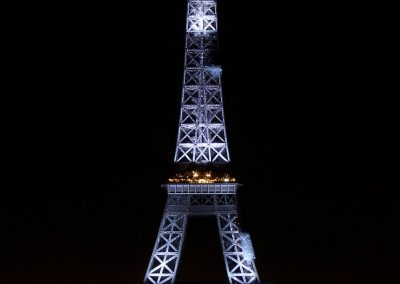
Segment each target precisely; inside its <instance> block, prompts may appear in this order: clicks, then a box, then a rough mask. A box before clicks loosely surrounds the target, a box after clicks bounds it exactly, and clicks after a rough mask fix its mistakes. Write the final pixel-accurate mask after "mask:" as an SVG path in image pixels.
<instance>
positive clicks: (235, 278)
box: [217, 214, 259, 284]
mask: <svg viewBox="0 0 400 284" xmlns="http://www.w3.org/2000/svg"><path fill="white" fill-rule="evenodd" d="M237 219H238V216H237V214H217V221H218V228H219V234H220V238H221V244H222V250H223V254H224V260H225V266H226V271H227V274H228V279H229V283H230V284H248V283H259V277H258V273H257V270H256V266H255V263H254V258H250V259H249V258H248V257H246V252H244V250H243V245H242V240H241V237H240V228H239V225H238V224H237Z"/></svg>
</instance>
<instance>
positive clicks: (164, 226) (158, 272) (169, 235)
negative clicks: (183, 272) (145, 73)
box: [144, 205, 187, 284]
mask: <svg viewBox="0 0 400 284" xmlns="http://www.w3.org/2000/svg"><path fill="white" fill-rule="evenodd" d="M166 209H167V210H165V212H164V215H163V218H162V220H161V225H160V229H159V231H158V236H157V240H156V243H155V246H154V250H153V254H152V256H151V260H150V263H149V266H148V268H147V272H146V276H145V279H144V283H152V284H172V283H174V281H175V277H176V272H177V270H178V264H179V259H180V254H181V250H182V244H183V239H184V235H185V228H186V223H187V215H186V214H170V213H168V212H169V210H168V205H167V208H166Z"/></svg>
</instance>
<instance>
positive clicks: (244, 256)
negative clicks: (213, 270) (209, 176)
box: [145, 183, 260, 284]
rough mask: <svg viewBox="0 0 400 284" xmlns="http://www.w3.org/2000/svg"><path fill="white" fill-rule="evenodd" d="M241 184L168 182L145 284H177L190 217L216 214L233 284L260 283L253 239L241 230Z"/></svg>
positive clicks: (227, 266)
mask: <svg viewBox="0 0 400 284" xmlns="http://www.w3.org/2000/svg"><path fill="white" fill-rule="evenodd" d="M239 186H240V185H239V184H238V183H209V184H201V183H179V184H178V183H168V184H164V185H163V186H162V187H163V188H166V189H167V191H168V199H167V203H166V206H165V210H164V214H163V217H162V220H161V225H160V229H159V231H158V236H157V240H156V243H155V246H154V250H153V254H152V256H151V259H150V263H149V266H148V269H147V272H146V276H145V283H146V284H147V283H152V284H164V283H166V284H172V283H174V282H175V278H176V274H177V270H178V265H179V259H180V255H181V251H182V246H183V241H184V237H185V229H186V224H187V220H188V217H189V216H193V215H196V216H198V215H215V216H216V217H217V222H218V229H219V234H220V239H221V246H222V250H223V256H224V260H225V267H226V272H227V277H228V280H229V282H228V283H230V284H249V283H260V281H259V276H258V273H257V270H256V266H255V263H254V259H255V256H254V251H253V248H252V244H251V240H250V236H249V235H248V234H247V233H244V232H242V231H241V230H240V227H239V225H238V222H237V220H238V210H237V198H236V192H237V189H238V188H239Z"/></svg>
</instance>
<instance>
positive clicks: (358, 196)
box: [0, 0, 400, 284]
mask: <svg viewBox="0 0 400 284" xmlns="http://www.w3.org/2000/svg"><path fill="white" fill-rule="evenodd" d="M261 2H262V6H261ZM261 2H260V1H247V2H246V1H229V0H221V1H219V24H220V53H219V54H218V62H216V63H218V64H221V65H222V67H223V90H224V103H225V118H226V125H227V134H228V141H229V146H230V154H231V160H232V162H231V171H232V172H233V173H234V174H235V175H236V176H237V177H238V179H239V181H240V182H241V183H243V185H244V186H243V188H241V190H240V192H239V194H238V197H239V210H240V218H241V225H242V228H243V229H244V230H246V231H249V232H250V233H251V235H252V240H253V245H254V248H255V253H256V257H257V259H256V264H257V268H258V270H259V274H260V276H261V278H262V280H263V281H267V282H273V283H276V284H303V283H304V284H306V283H307V284H375V283H385V284H389V283H400V271H399V266H400V242H399V240H400V209H399V208H400V207H399V199H398V198H397V196H396V194H397V191H398V190H399V188H400V187H399V181H398V179H399V155H398V154H399V150H398V149H399V142H400V141H399V139H398V132H399V117H398V104H395V103H394V101H395V97H396V96H398V95H399V87H398V82H399V69H398V68H399V50H400V46H399V41H398V28H397V27H396V24H395V23H396V21H395V12H394V11H395V10H394V8H393V7H391V6H390V5H386V6H384V4H379V6H375V5H376V3H377V2H376V3H374V4H368V3H366V2H364V3H362V4H359V5H355V4H354V5H353V4H349V3H343V4H338V3H337V4H330V3H325V4H321V3H312V2H309V1H261ZM185 9H186V6H185V0H179V1H178V0H173V1H125V2H124V3H123V4H117V3H116V2H113V1H107V2H103V1H91V2H87V1H80V2H79V3H71V2H64V3H59V2H58V1H52V2H50V3H39V2H35V3H30V4H28V3H25V4H22V2H21V3H18V4H14V5H13V6H12V7H8V8H7V9H4V10H3V12H5V13H6V14H7V15H8V17H9V20H7V21H5V22H6V25H5V29H3V30H4V32H3V36H2V38H3V45H2V46H3V47H4V46H5V47H6V51H3V57H4V58H5V59H6V60H5V61H3V64H2V65H3V68H5V70H6V76H5V77H2V92H1V94H2V96H1V101H2V102H1V103H0V107H1V114H2V116H3V115H4V117H3V118H2V119H1V137H2V138H1V145H2V146H1V153H0V154H1V157H0V160H1V164H2V165H3V166H4V169H3V170H2V171H1V175H2V176H3V177H2V178H1V184H0V185H1V197H0V202H1V203H0V208H1V211H0V213H1V214H0V225H1V231H0V232H1V237H2V239H3V241H2V245H1V246H0V261H1V262H2V265H1V266H0V272H1V273H0V282H1V283H4V284H14V283H18V284H20V283H21V284H22V283H24V284H26V283H29V284H36V283H40V284H53V283H54V284H55V283H57V284H64V283H65V284H75V283H76V284H91V283H93V284H106V283H107V284H125V283H126V284H127V283H130V284H139V283H141V282H142V279H143V277H144V273H145V269H146V266H147V263H148V260H149V258H150V255H151V251H152V248H153V244H154V240H155V238H156V235H157V230H158V226H159V223H160V220H161V216H162V212H163V207H164V203H165V200H166V192H165V191H163V190H162V189H161V188H160V184H161V183H163V182H165V181H166V179H167V178H168V174H169V173H170V172H171V170H172V169H173V162H172V161H173V154H174V149H175V142H176V134H177V126H178V115H179V103H180V95H181V85H182V73H183V59H184V36H185ZM188 226H189V227H188V232H187V239H186V245H185V247H184V252H183V257H182V262H181V269H180V272H179V274H178V279H179V280H181V281H182V282H185V281H186V282H190V281H201V282H200V283H205V281H212V280H214V281H221V283H224V280H225V274H224V273H225V271H224V264H223V260H222V252H221V249H220V247H219V244H220V243H219V238H218V232H217V225H216V222H215V220H214V219H213V218H192V219H190V220H189V225H188Z"/></svg>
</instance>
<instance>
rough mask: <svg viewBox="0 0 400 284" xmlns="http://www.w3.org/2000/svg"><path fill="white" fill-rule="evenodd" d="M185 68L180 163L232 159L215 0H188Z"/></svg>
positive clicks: (179, 151) (177, 158) (201, 162)
mask: <svg viewBox="0 0 400 284" xmlns="http://www.w3.org/2000/svg"><path fill="white" fill-rule="evenodd" d="M187 5H188V7H187V8H188V9H187V17H186V48H185V71H184V78H183V88H182V100H181V111H180V119H179V130H178V139H177V145H176V151H175V158H174V161H175V162H176V163H196V164H207V163H228V162H229V160H230V159H229V151H228V144H227V138H226V129H225V119H224V109H223V102H222V87H221V72H222V69H221V67H220V66H218V65H215V64H214V62H213V55H214V54H215V52H216V50H217V31H218V19H217V6H216V1H215V0H211V1H210V0H188V2H187Z"/></svg>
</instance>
